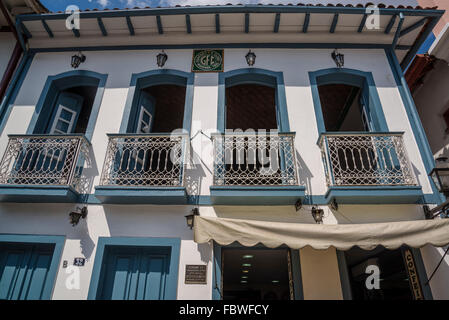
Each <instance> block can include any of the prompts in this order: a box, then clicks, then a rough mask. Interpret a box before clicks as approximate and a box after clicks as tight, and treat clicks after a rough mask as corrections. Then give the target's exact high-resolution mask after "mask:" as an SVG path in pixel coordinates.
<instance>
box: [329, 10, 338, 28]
mask: <svg viewBox="0 0 449 320" xmlns="http://www.w3.org/2000/svg"><path fill="white" fill-rule="evenodd" d="M337 23H338V13H336V14H334V18H333V19H332V24H331V28H330V30H329V32H330V33H334V32H335V28H337Z"/></svg>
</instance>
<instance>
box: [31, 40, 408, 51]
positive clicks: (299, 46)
mask: <svg viewBox="0 0 449 320" xmlns="http://www.w3.org/2000/svg"><path fill="white" fill-rule="evenodd" d="M390 47H391V44H375V43H305V42H295V43H269V42H268V43H210V44H204V43H198V44H173V45H170V44H166V45H123V46H120V45H117V46H113V45H112V46H89V47H86V46H80V47H64V48H61V47H56V48H32V49H30V50H29V51H30V52H35V53H38V52H73V51H107V50H126V51H129V50H162V49H165V50H168V49H226V48H227V49H245V48H246V49H257V48H260V49H387V48H390ZM410 48H411V47H410V46H401V45H399V46H397V48H396V49H397V50H408V49H410Z"/></svg>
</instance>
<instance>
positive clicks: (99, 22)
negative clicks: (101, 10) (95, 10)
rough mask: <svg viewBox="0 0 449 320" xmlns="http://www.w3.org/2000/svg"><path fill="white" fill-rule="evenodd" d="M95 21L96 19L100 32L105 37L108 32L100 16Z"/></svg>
mask: <svg viewBox="0 0 449 320" xmlns="http://www.w3.org/2000/svg"><path fill="white" fill-rule="evenodd" d="M97 21H98V27H99V28H100V30H101V34H102V35H103V37H107V36H108V32H107V31H106V27H105V26H104V23H103V20H102V19H101V18H100V17H98V18H97Z"/></svg>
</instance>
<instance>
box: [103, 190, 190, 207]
mask: <svg viewBox="0 0 449 320" xmlns="http://www.w3.org/2000/svg"><path fill="white" fill-rule="evenodd" d="M95 197H96V198H98V199H99V200H100V202H101V203H106V204H167V205H178V204H187V191H186V188H184V187H136V188H133V187H110V186H96V187H95Z"/></svg>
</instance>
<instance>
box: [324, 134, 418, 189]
mask: <svg viewBox="0 0 449 320" xmlns="http://www.w3.org/2000/svg"><path fill="white" fill-rule="evenodd" d="M321 151H322V156H323V161H324V164H325V166H326V174H327V176H326V178H327V184H328V185H336V186H345V185H350V186H360V185H416V180H415V177H414V176H413V174H412V169H411V165H410V161H409V159H408V156H407V153H406V150H405V148H404V143H403V139H402V134H369V133H360V134H341V135H340V134H338V135H337V134H325V135H323V136H322V138H321Z"/></svg>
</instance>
